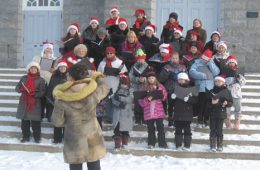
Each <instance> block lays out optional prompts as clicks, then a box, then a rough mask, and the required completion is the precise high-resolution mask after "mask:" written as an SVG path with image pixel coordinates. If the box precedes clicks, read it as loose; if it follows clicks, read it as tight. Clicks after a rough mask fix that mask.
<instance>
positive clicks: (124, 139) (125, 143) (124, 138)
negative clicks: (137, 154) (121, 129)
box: [122, 135, 129, 146]
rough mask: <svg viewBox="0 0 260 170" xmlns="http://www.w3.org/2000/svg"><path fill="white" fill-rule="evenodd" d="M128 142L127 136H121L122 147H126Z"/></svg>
mask: <svg viewBox="0 0 260 170" xmlns="http://www.w3.org/2000/svg"><path fill="white" fill-rule="evenodd" d="M128 140H129V136H128V135H123V136H122V145H123V146H127V145H128Z"/></svg>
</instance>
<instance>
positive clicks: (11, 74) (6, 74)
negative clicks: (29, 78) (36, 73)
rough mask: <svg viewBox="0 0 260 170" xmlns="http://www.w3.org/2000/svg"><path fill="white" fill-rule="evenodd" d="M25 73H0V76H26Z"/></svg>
mask: <svg viewBox="0 0 260 170" xmlns="http://www.w3.org/2000/svg"><path fill="white" fill-rule="evenodd" d="M24 75H25V74H13V73H5V74H3V73H0V76H10V77H18V76H20V77H21V76H24Z"/></svg>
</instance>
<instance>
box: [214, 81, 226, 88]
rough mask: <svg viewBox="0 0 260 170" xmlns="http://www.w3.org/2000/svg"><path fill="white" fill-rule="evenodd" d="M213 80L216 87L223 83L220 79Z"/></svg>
mask: <svg viewBox="0 0 260 170" xmlns="http://www.w3.org/2000/svg"><path fill="white" fill-rule="evenodd" d="M214 82H215V85H216V86H218V87H221V86H223V85H224V82H223V81H221V80H215V81H214Z"/></svg>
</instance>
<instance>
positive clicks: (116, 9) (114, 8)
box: [110, 6, 119, 14]
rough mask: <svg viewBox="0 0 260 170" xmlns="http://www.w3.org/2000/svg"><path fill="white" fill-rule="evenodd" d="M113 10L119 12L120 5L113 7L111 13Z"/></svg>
mask: <svg viewBox="0 0 260 170" xmlns="http://www.w3.org/2000/svg"><path fill="white" fill-rule="evenodd" d="M113 11H116V12H117V13H118V14H119V9H118V7H116V6H113V7H112V8H111V9H110V14H111V13H112V12H113Z"/></svg>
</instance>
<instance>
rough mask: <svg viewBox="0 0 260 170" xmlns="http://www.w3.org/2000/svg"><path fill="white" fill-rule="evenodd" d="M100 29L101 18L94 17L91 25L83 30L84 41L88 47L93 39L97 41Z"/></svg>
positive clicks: (90, 22) (91, 19)
mask: <svg viewBox="0 0 260 170" xmlns="http://www.w3.org/2000/svg"><path fill="white" fill-rule="evenodd" d="M98 29H99V18H96V17H92V18H90V21H89V26H88V27H87V28H86V29H85V30H84V31H83V33H82V38H83V43H84V44H85V45H86V46H87V47H88V46H89V44H90V42H91V41H96V38H97V31H98Z"/></svg>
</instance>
